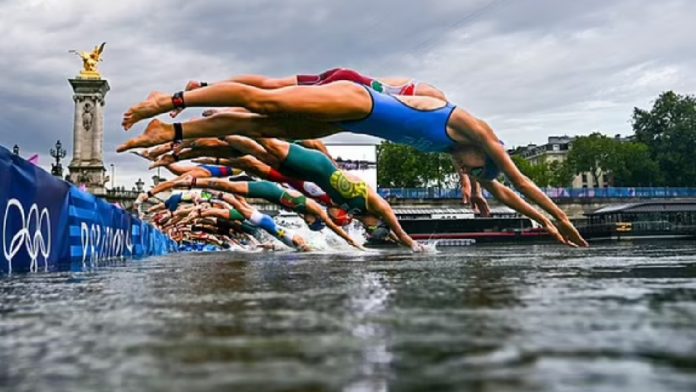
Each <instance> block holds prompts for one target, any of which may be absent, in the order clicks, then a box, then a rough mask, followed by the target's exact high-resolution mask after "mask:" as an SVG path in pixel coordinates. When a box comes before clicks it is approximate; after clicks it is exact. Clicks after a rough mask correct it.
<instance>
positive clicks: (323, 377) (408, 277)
mask: <svg viewBox="0 0 696 392" xmlns="http://www.w3.org/2000/svg"><path fill="white" fill-rule="evenodd" d="M2 387H6V388H7V389H9V390H13V391H34V390H41V391H49V390H50V391H102V390H103V391H116V390H127V391H148V390H153V391H207V390H235V391H245V390H248V391H312V390H316V391H323V390H344V391H363V390H364V391H382V390H383V391H386V390H392V391H409V390H424V391H431V390H458V391H461V390H475V391H506V390H510V391H537V390H548V391H551V390H553V391H589V390H592V391H616V390H626V391H629V390H630V391H658V390H659V391H668V390H682V391H694V390H696V244H694V242H693V241H690V242H687V241H682V242H661V243H605V244H595V245H594V246H593V248H591V249H589V250H578V249H566V248H563V247H560V246H555V245H536V246H530V245H520V246H510V245H505V246H491V245H486V246H483V245H481V246H479V245H476V246H472V247H468V248H458V249H449V250H444V251H443V252H441V253H439V254H436V255H432V254H430V255H412V254H409V253H404V252H395V251H390V252H386V251H385V252H380V253H374V254H363V255H361V254H355V253H350V252H347V253H341V254H297V253H283V254H270V253H263V254H234V253H212V254H181V255H170V256H166V257H161V258H155V259H149V260H146V261H142V262H128V263H124V264H121V265H117V266H102V267H99V268H96V269H94V270H92V271H88V272H82V273H68V272H66V273H52V274H45V273H44V274H29V275H15V276H11V277H4V278H0V389H1V388H2Z"/></svg>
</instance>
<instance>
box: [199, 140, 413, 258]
mask: <svg viewBox="0 0 696 392" xmlns="http://www.w3.org/2000/svg"><path fill="white" fill-rule="evenodd" d="M258 142H259V144H260V145H261V146H263V148H264V149H265V150H266V152H267V153H268V154H270V155H272V156H273V157H274V159H273V162H266V163H267V164H269V165H270V166H275V168H277V169H278V170H279V171H281V172H283V173H285V174H287V175H288V176H292V177H295V178H299V179H302V180H305V181H312V182H314V183H315V184H317V185H318V186H319V187H320V188H321V189H323V190H324V191H325V192H326V193H327V194H328V195H329V196H330V197H331V199H332V200H333V201H334V203H335V204H336V207H339V208H340V209H343V210H346V211H348V212H349V215H351V216H352V217H353V218H355V219H357V220H359V221H360V222H361V223H362V224H363V226H364V227H366V228H369V227H373V226H381V225H386V226H387V227H388V228H389V229H390V230H391V235H393V236H394V237H395V238H396V239H397V240H398V242H400V243H401V244H402V245H404V246H406V247H408V248H410V249H412V250H413V251H422V250H423V247H422V246H421V245H420V244H418V243H417V242H416V241H414V240H413V239H412V238H411V237H410V236H409V235H408V234H406V232H405V231H404V230H403V228H401V225H400V224H399V221H398V220H397V218H396V215H395V214H394V211H393V210H392V209H391V206H390V205H389V203H387V202H386V200H384V199H383V198H382V197H381V196H379V194H378V193H377V192H375V191H374V190H373V189H372V188H370V187H369V186H368V185H367V183H365V182H364V181H363V180H361V179H359V178H357V177H355V176H353V175H352V174H350V173H348V172H345V171H342V170H340V169H338V168H337V167H336V166H335V165H334V163H333V162H332V161H331V160H330V159H329V158H327V157H326V155H324V154H322V153H321V152H319V151H316V150H311V149H307V148H304V147H302V146H299V145H297V144H294V143H288V142H285V141H282V140H278V139H260V140H258ZM238 159H243V158H238ZM231 162H235V159H231ZM279 162H280V163H279ZM206 181H209V180H206ZM336 211H338V209H337V208H330V209H329V215H331V217H332V218H338V217H336V216H335V215H334V213H335V212H336Z"/></svg>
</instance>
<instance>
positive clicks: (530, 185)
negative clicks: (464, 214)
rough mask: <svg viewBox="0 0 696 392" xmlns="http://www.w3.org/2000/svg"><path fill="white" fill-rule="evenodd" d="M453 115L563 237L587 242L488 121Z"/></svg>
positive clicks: (585, 243) (460, 113)
mask: <svg viewBox="0 0 696 392" xmlns="http://www.w3.org/2000/svg"><path fill="white" fill-rule="evenodd" d="M457 117H458V119H459V120H461V121H462V123H463V124H465V129H464V131H465V133H466V135H467V136H468V137H469V138H471V139H473V140H474V141H475V142H476V143H477V144H479V145H480V146H481V147H482V148H483V150H484V152H485V153H486V154H488V156H490V157H491V159H493V161H494V162H495V164H496V165H497V166H498V167H499V168H500V170H502V171H503V173H505V175H506V176H507V177H508V179H509V180H510V182H512V184H513V185H514V186H515V188H517V190H519V191H520V192H521V193H522V194H523V195H525V196H526V197H527V198H528V199H529V200H531V201H533V202H534V203H535V204H536V205H538V206H539V207H541V208H542V209H543V210H544V211H546V212H548V213H549V214H550V215H551V216H553V217H554V218H555V219H556V221H557V226H558V229H559V231H560V232H561V234H562V235H563V237H565V239H566V240H567V241H570V242H572V243H574V244H576V245H579V246H588V245H587V241H585V240H584V239H583V238H582V236H581V235H580V233H578V231H577V229H576V228H575V227H574V226H573V224H572V223H571V222H570V219H568V216H567V215H566V214H565V212H563V210H561V209H560V208H559V207H558V206H557V205H556V204H555V203H554V202H553V201H551V199H549V197H548V196H546V195H545V194H544V192H542V191H541V189H539V187H537V186H536V184H534V182H532V181H531V180H530V179H529V178H527V177H526V176H525V175H524V174H522V172H521V171H520V170H519V169H518V168H517V166H516V165H515V163H514V162H513V161H512V159H510V156H509V155H508V154H507V152H506V151H505V149H504V148H503V146H502V145H501V144H500V140H498V138H497V137H496V135H495V133H494V132H493V129H491V127H490V126H488V124H486V123H485V122H484V121H481V120H478V119H476V118H474V117H473V116H471V115H470V114H468V113H466V112H459V113H457Z"/></svg>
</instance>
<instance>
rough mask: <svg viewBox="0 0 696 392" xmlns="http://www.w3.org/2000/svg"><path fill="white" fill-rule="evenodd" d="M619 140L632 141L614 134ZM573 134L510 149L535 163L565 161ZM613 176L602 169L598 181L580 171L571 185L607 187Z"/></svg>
mask: <svg viewBox="0 0 696 392" xmlns="http://www.w3.org/2000/svg"><path fill="white" fill-rule="evenodd" d="M614 138H615V139H616V140H619V141H630V140H631V138H630V137H629V138H622V137H621V136H620V135H616V136H614ZM574 140H575V137H573V136H549V138H548V141H547V143H545V144H542V145H536V144H529V145H527V146H524V147H518V148H515V149H513V150H510V151H508V152H509V153H510V155H512V156H519V157H522V158H524V159H526V160H527V161H529V162H530V163H532V164H534V165H539V164H542V163H547V164H550V163H552V162H559V163H560V162H565V161H566V160H567V159H568V153H569V152H570V150H571V149H572V147H573V141H574ZM611 185H612V184H611V177H610V175H609V174H608V173H605V172H604V171H601V170H600V173H599V177H598V183H595V180H594V178H593V176H592V173H590V172H584V173H580V174H578V175H576V176H575V178H573V181H572V183H571V187H573V188H606V187H609V186H611Z"/></svg>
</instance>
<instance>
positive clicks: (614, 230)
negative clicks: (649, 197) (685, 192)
mask: <svg viewBox="0 0 696 392" xmlns="http://www.w3.org/2000/svg"><path fill="white" fill-rule="evenodd" d="M584 215H585V216H586V217H587V219H586V220H585V221H584V222H578V224H577V227H578V230H579V231H580V233H581V234H582V235H583V236H584V237H585V238H587V239H590V240H633V239H654V238H665V239H673V238H696V200H692V201H689V200H686V201H685V200H675V201H673V200H659V201H645V202H639V203H626V204H619V205H612V206H606V207H602V208H599V209H597V210H595V211H592V212H589V213H585V214H584Z"/></svg>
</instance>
